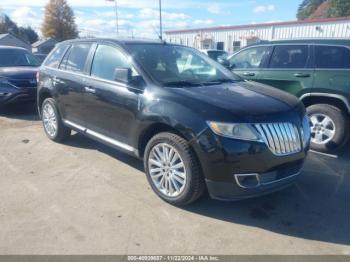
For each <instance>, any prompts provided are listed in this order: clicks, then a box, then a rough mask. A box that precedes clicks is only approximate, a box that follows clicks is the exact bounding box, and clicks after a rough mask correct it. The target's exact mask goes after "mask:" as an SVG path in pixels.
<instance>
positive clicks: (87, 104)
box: [84, 44, 139, 150]
mask: <svg viewBox="0 0 350 262" xmlns="http://www.w3.org/2000/svg"><path fill="white" fill-rule="evenodd" d="M116 68H132V64H131V62H130V60H129V59H128V57H127V56H126V55H125V54H124V53H123V52H122V51H121V50H120V49H118V48H116V47H115V46H112V45H107V44H99V45H97V47H96V51H95V53H94V56H93V59H92V64H91V72H90V75H91V76H90V77H88V79H87V81H86V82H85V90H84V108H85V122H86V127H87V128H88V130H90V131H88V134H89V132H90V134H91V135H93V136H95V137H98V138H101V139H102V140H108V141H112V143H113V144H117V145H118V144H123V145H124V144H125V145H131V144H132V141H131V139H132V136H130V134H131V133H132V131H133V130H134V129H135V126H134V125H135V123H136V119H135V118H136V115H137V111H138V109H137V106H138V96H139V95H138V93H137V92H132V91H130V90H129V89H128V88H127V86H126V84H124V83H120V82H117V81H115V80H114V79H115V69H116ZM133 74H134V75H136V74H137V73H136V71H135V70H133ZM124 147H125V146H124ZM125 148H127V149H128V148H129V147H125ZM128 150H129V149H128Z"/></svg>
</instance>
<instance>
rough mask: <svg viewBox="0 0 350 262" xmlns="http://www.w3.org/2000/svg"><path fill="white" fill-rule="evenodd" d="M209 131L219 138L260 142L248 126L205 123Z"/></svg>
mask: <svg viewBox="0 0 350 262" xmlns="http://www.w3.org/2000/svg"><path fill="white" fill-rule="evenodd" d="M207 123H208V125H209V127H210V129H211V130H212V131H213V132H214V133H215V134H217V135H219V136H225V137H229V138H235V139H240V140H249V141H260V139H259V137H258V135H257V134H256V132H255V131H254V130H253V128H252V127H251V126H250V125H249V124H228V123H219V122H211V121H208V122H207Z"/></svg>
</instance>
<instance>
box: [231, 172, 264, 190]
mask: <svg viewBox="0 0 350 262" xmlns="http://www.w3.org/2000/svg"><path fill="white" fill-rule="evenodd" d="M235 180H236V183H237V185H238V186H239V187H241V188H246V189H248V188H256V187H259V186H260V179H259V174H236V175H235Z"/></svg>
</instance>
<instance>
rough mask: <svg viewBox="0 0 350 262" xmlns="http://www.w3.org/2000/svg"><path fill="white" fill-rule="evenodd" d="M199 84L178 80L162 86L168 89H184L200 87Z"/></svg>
mask: <svg viewBox="0 0 350 262" xmlns="http://www.w3.org/2000/svg"><path fill="white" fill-rule="evenodd" d="M201 85H202V84H201V83H200V82H194V81H188V80H179V81H170V82H165V83H163V86H169V87H184V86H201Z"/></svg>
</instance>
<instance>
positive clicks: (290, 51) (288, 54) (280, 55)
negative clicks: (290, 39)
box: [269, 45, 309, 69]
mask: <svg viewBox="0 0 350 262" xmlns="http://www.w3.org/2000/svg"><path fill="white" fill-rule="evenodd" d="M308 56H309V55H308V46H306V45H290V46H289V45H280V46H276V47H275V50H274V52H273V55H272V58H271V61H270V66H269V67H270V68H282V69H283V68H305V67H306V63H307V59H308Z"/></svg>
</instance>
